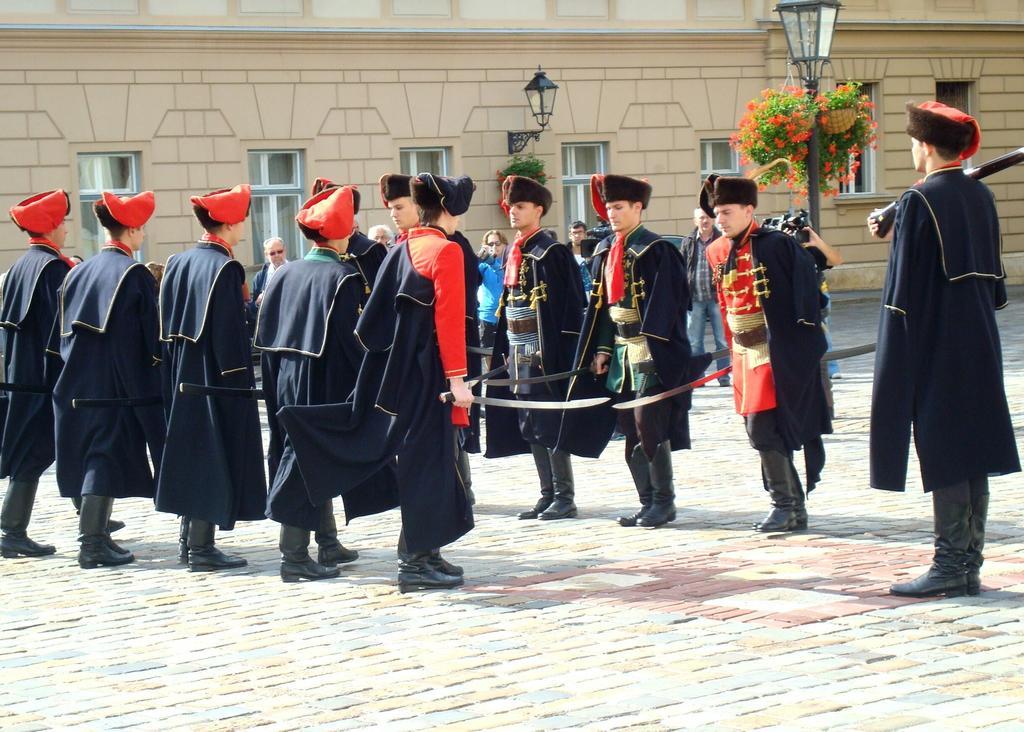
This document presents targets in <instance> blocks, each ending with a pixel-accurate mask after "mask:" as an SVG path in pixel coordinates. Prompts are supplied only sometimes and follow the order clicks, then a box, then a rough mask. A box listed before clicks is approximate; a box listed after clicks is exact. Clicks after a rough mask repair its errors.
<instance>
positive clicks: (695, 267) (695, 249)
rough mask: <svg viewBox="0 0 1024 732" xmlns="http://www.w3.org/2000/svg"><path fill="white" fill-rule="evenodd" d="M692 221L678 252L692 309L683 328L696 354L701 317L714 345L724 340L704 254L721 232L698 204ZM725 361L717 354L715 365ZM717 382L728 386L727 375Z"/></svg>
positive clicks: (701, 334)
mask: <svg viewBox="0 0 1024 732" xmlns="http://www.w3.org/2000/svg"><path fill="white" fill-rule="evenodd" d="M693 225H694V226H695V227H696V228H695V229H694V230H693V233H692V234H690V236H688V237H686V238H685V239H683V243H682V252H683V256H684V257H686V271H687V277H688V278H689V284H690V295H691V296H692V298H693V309H692V310H691V311H690V314H689V318H688V319H687V327H686V332H687V336H688V337H689V339H690V350H691V351H692V354H693V355H694V356H699V355H700V354H702V353H705V350H704V332H705V328H704V323H705V321H710V322H711V334H712V335H713V336H714V337H715V349H716V350H721V349H723V348H726V347H727V346H728V344H727V343H726V342H725V330H724V329H723V328H722V313H721V311H720V310H719V309H718V296H717V294H716V293H715V283H714V281H713V280H712V278H711V265H710V264H708V258H707V256H705V250H707V248H708V245H709V244H711V242H713V241H714V240H715V239H717V238H718V237H720V236H721V235H722V233H721V232H720V231H719V230H718V229H716V228H715V225H714V222H713V221H712V220H711V218H710V217H709V216H708V215H707V214H706V213H704V211H703V210H702V209H699V208H698V209H695V210H694V212H693ZM728 364H729V357H728V356H726V357H725V358H720V359H719V360H718V363H717V365H716V366H715V369H716V370H721V369H724V368H725V367H726V366H727V365H728ZM718 383H719V384H720V385H722V386H729V383H730V382H729V377H728V376H723V377H722V378H720V379H719V380H718Z"/></svg>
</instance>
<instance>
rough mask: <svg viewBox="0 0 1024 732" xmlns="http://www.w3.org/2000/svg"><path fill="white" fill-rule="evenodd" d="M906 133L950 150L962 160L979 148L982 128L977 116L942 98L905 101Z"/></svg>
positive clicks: (916, 138)
mask: <svg viewBox="0 0 1024 732" xmlns="http://www.w3.org/2000/svg"><path fill="white" fill-rule="evenodd" d="M907 134H908V135H910V136H911V137H913V138H914V139H915V140H920V141H921V142H927V143H928V144H929V145H935V146H936V147H939V148H942V149H944V150H950V151H952V152H954V153H957V155H959V157H960V159H961V160H966V159H967V158H969V157H971V156H972V155H974V153H976V152H978V148H979V147H981V128H980V127H979V126H978V122H977V120H975V119H974V117H972V116H971V115H969V114H966V113H965V112H961V111H960V110H959V109H956V108H955V107H949V106H946V105H945V104H942V103H941V102H922V103H921V104H915V103H914V102H907Z"/></svg>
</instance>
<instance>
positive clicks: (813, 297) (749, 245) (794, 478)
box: [700, 176, 832, 532]
mask: <svg viewBox="0 0 1024 732" xmlns="http://www.w3.org/2000/svg"><path fill="white" fill-rule="evenodd" d="M700 207H701V208H702V209H703V210H704V212H705V213H707V214H708V215H709V216H712V215H714V216H715V219H716V223H717V224H718V228H719V229H721V230H722V233H723V234H725V236H722V237H719V238H718V239H715V241H713V242H712V243H711V244H710V245H709V246H708V248H707V250H706V252H705V254H706V256H707V258H708V262H709V263H710V264H711V268H712V272H713V274H714V278H715V284H716V287H717V288H718V303H719V306H720V307H721V309H722V319H723V321H724V322H725V329H726V333H727V334H728V337H729V343H730V348H731V351H732V376H733V378H732V387H733V397H734V401H735V405H736V412H737V413H738V414H740V415H741V416H742V417H743V421H744V425H745V426H746V429H747V437H748V438H749V440H750V445H751V447H753V448H754V449H755V450H757V451H758V454H759V455H760V458H761V480H762V482H763V484H764V489H765V491H767V492H768V494H769V495H770V496H771V501H772V510H771V511H770V512H769V513H768V515H767V516H765V518H764V519H763V520H761V521H760V522H758V523H757V524H755V525H754V528H755V529H756V530H758V531H764V532H774V531H794V530H802V529H806V528H807V507H806V500H805V499H806V496H805V494H804V489H803V486H802V485H801V483H800V477H799V475H798V474H797V472H796V467H795V465H794V464H793V452H794V451H795V450H801V449H802V450H803V451H804V466H805V471H806V476H807V494H810V492H811V491H812V490H814V487H815V486H816V485H817V483H818V481H819V480H820V479H821V471H822V469H823V468H824V466H825V446H824V443H823V441H822V439H821V436H822V435H823V434H826V433H830V432H831V431H832V422H831V419H830V418H829V411H828V404H827V402H826V399H825V389H824V385H823V383H822V379H821V357H822V356H823V355H824V354H825V349H826V343H825V331H824V329H823V328H822V323H821V302H822V298H821V290H820V288H819V287H818V272H819V271H820V270H821V269H824V268H825V267H827V266H828V262H827V256H826V254H825V253H824V251H822V249H819V248H817V247H810V248H807V249H805V248H804V247H802V246H800V244H799V243H798V242H797V241H796V239H794V238H793V237H792V236H789V235H788V234H784V233H783V232H781V231H775V230H770V229H762V228H760V226H758V223H757V219H756V218H755V217H754V210H755V209H756V208H757V183H755V182H754V181H753V180H750V179H749V178H740V177H719V176H709V178H708V180H707V181H706V182H705V184H704V186H703V188H702V190H701V194H700Z"/></svg>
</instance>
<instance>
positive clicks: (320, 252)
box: [255, 186, 397, 582]
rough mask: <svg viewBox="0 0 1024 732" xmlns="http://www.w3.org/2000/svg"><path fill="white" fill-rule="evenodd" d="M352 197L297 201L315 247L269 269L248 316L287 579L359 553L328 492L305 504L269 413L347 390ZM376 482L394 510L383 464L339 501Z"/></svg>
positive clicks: (354, 278)
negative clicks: (312, 538) (255, 310)
mask: <svg viewBox="0 0 1024 732" xmlns="http://www.w3.org/2000/svg"><path fill="white" fill-rule="evenodd" d="M358 197H359V192H358V191H357V190H355V187H354V186H346V187H344V188H341V187H337V186H333V187H325V188H323V189H322V190H321V192H320V193H318V194H317V195H315V196H313V197H312V198H310V199H309V200H308V201H307V202H306V203H305V204H304V205H303V207H302V209H301V210H300V211H299V213H298V215H297V216H296V221H297V222H298V224H299V229H300V230H301V231H302V233H303V235H304V236H305V237H306V238H307V239H309V240H310V242H311V243H312V244H313V246H312V247H311V248H310V250H309V252H307V254H306V256H305V258H303V259H301V260H298V261H295V262H290V263H289V264H288V265H287V266H286V267H283V268H282V269H281V271H280V272H279V273H278V274H277V275H275V277H274V280H273V281H272V282H271V283H270V286H269V287H268V288H267V291H266V294H265V296H264V298H263V305H262V307H261V308H260V315H259V320H258V321H257V323H256V342H255V343H256V348H258V349H259V350H260V351H262V352H263V356H262V360H261V366H262V372H263V392H264V394H265V397H266V401H267V417H268V421H269V423H270V448H269V452H268V456H267V458H268V463H269V467H270V494H269V495H268V496H267V516H268V517H269V518H272V519H274V520H275V521H278V522H280V524H281V538H280V549H281V579H282V580H284V581H285V582H297V581H299V580H318V579H326V578H329V577H337V576H338V573H339V572H338V568H337V565H338V564H343V563H347V562H352V561H355V560H356V559H358V557H359V554H358V553H357V552H354V551H352V550H350V549H346V548H345V547H344V546H342V545H341V544H340V543H339V541H338V527H337V523H336V521H335V518H334V507H333V501H332V499H330V498H328V499H327V500H326V501H324V502H322V503H317V504H314V503H313V502H312V500H311V498H310V496H311V495H312V493H313V492H315V491H314V490H311V489H310V488H309V487H308V486H307V483H306V480H305V478H304V475H303V473H302V472H301V471H300V470H299V467H298V464H297V463H296V460H295V450H294V448H293V447H292V444H291V440H290V439H289V438H288V435H287V434H286V433H284V431H283V430H282V429H281V426H280V423H279V422H278V419H277V412H278V410H279V409H280V408H281V407H283V406H288V405H294V404H303V405H308V404H331V403H337V402H342V401H344V400H345V399H347V398H348V396H349V394H350V393H351V392H352V389H353V387H355V383H356V377H357V376H358V374H359V366H360V364H361V363H362V359H363V348H362V346H361V345H360V343H359V341H358V340H357V339H356V336H355V327H356V322H357V321H358V319H359V313H360V312H361V311H362V307H363V304H364V303H365V301H366V280H365V279H363V276H362V274H361V273H360V271H359V270H358V269H357V267H356V265H355V263H354V262H353V261H352V259H351V258H349V259H346V258H344V254H345V250H346V247H347V245H348V237H349V235H350V234H351V233H352V227H353V216H354V211H355V208H356V201H357V200H358ZM310 477H311V478H312V476H310ZM328 480H330V479H328ZM332 482H333V481H332ZM378 484H381V488H382V489H383V490H384V493H385V495H387V496H388V499H387V501H386V502H385V504H384V505H383V506H382V508H381V510H385V509H387V508H391V507H393V506H394V505H395V504H396V502H397V494H396V486H395V484H394V473H393V471H391V470H382V471H380V473H378V475H377V476H375V477H374V478H373V479H372V480H370V481H367V482H366V483H364V484H362V485H360V486H358V487H355V486H353V487H351V488H350V490H347V491H346V492H345V493H343V494H342V497H343V500H345V502H346V505H349V504H350V503H352V502H355V501H358V500H359V498H360V496H359V494H360V493H365V492H367V491H373V490H375V489H376V488H377V485H378ZM346 513H347V514H350V513H351V512H350V511H346ZM310 531H315V532H316V541H317V544H318V545H319V552H318V554H317V561H315V562H314V561H313V559H312V558H311V557H310V556H309V532H310Z"/></svg>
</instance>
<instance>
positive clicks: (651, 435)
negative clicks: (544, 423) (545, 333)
mask: <svg viewBox="0 0 1024 732" xmlns="http://www.w3.org/2000/svg"><path fill="white" fill-rule="evenodd" d="M590 185H591V199H592V202H593V205H594V209H595V210H596V211H597V214H598V216H600V217H601V218H602V219H607V220H608V221H609V222H610V224H611V228H612V232H613V234H612V236H610V237H608V238H607V239H605V240H604V241H602V242H601V243H600V244H598V246H597V249H596V250H595V252H594V257H593V262H592V268H593V277H594V288H593V291H592V294H591V298H590V306H589V308H588V309H587V316H586V318H585V320H584V325H583V332H582V335H581V337H580V348H579V351H578V353H577V367H578V368H581V367H587V366H590V367H591V369H592V371H593V372H594V373H595V374H598V375H606V379H605V388H606V389H607V390H608V391H611V392H612V393H614V394H617V395H623V396H624V397H626V398H628V397H644V396H650V395H654V394H658V393H660V392H662V391H665V390H666V389H672V388H674V387H677V386H680V385H682V384H685V383H688V382H689V381H691V380H692V379H693V378H696V377H697V376H699V375H700V374H701V373H703V371H704V368H705V367H706V366H707V365H708V363H709V362H710V356H700V357H698V358H696V359H691V356H690V341H689V339H688V338H687V334H686V313H687V310H688V309H689V307H690V290H689V286H688V284H687V276H686V261H685V260H684V259H683V256H682V255H681V254H680V253H679V250H678V249H677V248H676V247H675V245H673V244H672V243H671V242H669V241H667V240H665V239H662V238H661V237H660V236H658V235H657V234H655V233H654V232H653V231H650V230H649V229H647V228H646V227H645V226H644V225H643V224H642V223H641V218H642V215H643V210H644V209H646V208H647V204H648V202H649V201H650V198H651V186H650V184H649V183H647V182H646V181H643V180H638V179H636V178H630V177H627V176H624V175H595V176H594V177H593V178H591V182H590ZM574 386H575V384H574ZM690 399H691V392H685V393H683V394H680V395H678V396H676V397H672V398H670V399H665V400H663V401H660V402H656V403H654V404H649V405H644V406H641V407H637V408H636V409H633V410H622V411H619V412H618V417H617V419H618V426H619V431H620V432H622V434H623V435H625V437H626V440H625V448H626V455H625V457H626V464H627V465H628V466H629V471H630V473H631V474H632V476H633V482H634V483H635V484H636V490H637V494H638V495H639V497H640V508H639V510H637V511H636V512H634V513H633V514H632V515H629V516H622V517H620V518H619V523H620V524H621V525H622V526H643V527H646V528H655V527H658V526H662V525H664V524H666V523H669V522H670V521H674V520H675V518H676V506H675V487H674V485H673V474H672V451H673V450H688V449H689V448H690V424H689V410H690ZM598 409H601V408H598ZM606 411H607V412H609V413H611V412H612V411H613V410H611V409H607V408H606ZM583 412H584V413H587V412H593V413H594V414H593V416H591V417H590V418H589V419H588V420H587V422H586V423H585V424H578V423H577V424H574V422H576V415H574V414H570V413H566V418H565V420H563V425H562V432H563V434H562V444H564V445H566V446H570V445H575V446H580V448H581V449H586V450H589V451H591V454H593V453H595V452H596V453H597V454H600V450H601V449H603V448H604V446H605V445H606V444H607V442H608V438H609V437H610V436H611V430H610V424H609V422H608V420H607V418H606V417H605V418H603V419H602V415H601V412H599V411H598V410H583ZM585 443H589V444H585Z"/></svg>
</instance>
